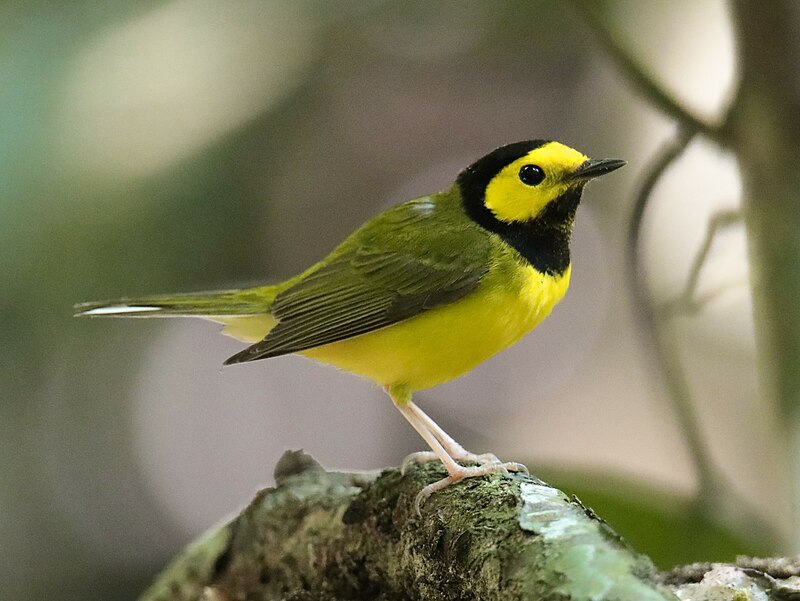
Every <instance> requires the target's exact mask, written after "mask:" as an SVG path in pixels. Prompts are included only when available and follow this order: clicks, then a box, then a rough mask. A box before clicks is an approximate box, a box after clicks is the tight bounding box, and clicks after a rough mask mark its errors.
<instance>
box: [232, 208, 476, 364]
mask: <svg viewBox="0 0 800 601" xmlns="http://www.w3.org/2000/svg"><path fill="white" fill-rule="evenodd" d="M407 204H408V205H409V207H405V211H407V212H408V211H410V212H409V213H408V214H406V215H404V213H403V210H402V209H403V207H404V205H401V207H398V208H397V209H395V210H393V211H390V212H388V214H384V215H383V216H381V218H380V219H377V220H373V221H372V222H369V223H368V224H367V225H366V226H365V227H364V228H362V229H361V230H359V231H358V232H356V233H355V234H354V235H353V237H351V238H349V239H348V240H347V241H345V243H343V245H342V246H341V247H340V248H339V249H337V250H336V251H334V253H333V254H332V258H331V259H329V260H328V262H327V263H324V264H323V265H322V266H321V267H319V268H318V269H316V270H315V271H313V272H311V273H310V274H309V275H307V276H306V277H305V278H303V279H302V280H301V281H299V282H298V283H296V284H295V285H294V286H291V287H290V288H288V289H286V290H284V291H283V292H281V293H280V294H279V295H278V296H277V297H276V298H275V302H274V303H273V305H272V309H271V310H272V315H273V316H274V317H275V318H276V319H277V320H278V324H277V325H276V326H275V327H274V328H273V329H272V330H271V331H270V332H269V334H268V335H267V336H266V338H264V340H262V341H261V342H259V343H257V344H254V345H253V346H251V347H249V348H247V349H245V350H244V351H242V352H241V353H238V354H237V355H234V356H233V357H231V358H230V359H228V361H226V363H241V362H245V361H254V360H256V359H264V358H267V357H275V356H278V355H285V354H287V353H296V352H299V351H303V350H306V349H309V348H313V347H317V346H321V345H323V344H329V343H331V342H336V341H339V340H344V339H346V338H352V337H354V336H358V335H360V334H365V333H367V332H371V331H373V330H377V329H380V328H384V327H386V326H389V325H392V324H395V323H397V322H400V321H403V320H405V319H408V318H410V317H413V316H415V315H418V314H419V313H422V312H423V311H426V310H427V309H430V308H432V307H436V306H439V305H443V304H446V303H449V302H453V301H455V300H457V299H459V298H461V297H463V296H465V295H467V294H468V293H469V292H471V291H472V290H474V289H475V288H476V287H477V285H478V283H479V281H480V279H481V277H482V276H483V275H484V273H486V271H487V270H488V268H489V252H490V251H489V245H488V243H487V241H486V240H485V237H484V236H483V235H481V234H480V232H479V231H478V230H477V229H476V228H474V227H472V226H471V225H470V224H468V223H466V222H460V221H456V222H455V223H454V222H453V220H452V219H441V218H439V217H437V215H436V213H435V211H433V212H424V211H419V210H418V209H417V210H414V206H413V204H410V203H407ZM387 227H391V228H392V230H391V232H387V230H386V228H387ZM387 233H388V234H390V235H387Z"/></svg>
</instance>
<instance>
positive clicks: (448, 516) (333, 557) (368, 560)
mask: <svg viewBox="0 0 800 601" xmlns="http://www.w3.org/2000/svg"><path fill="white" fill-rule="evenodd" d="M440 471H441V467H440V466H439V465H438V464H433V463H432V464H428V465H424V466H417V467H415V469H413V470H412V471H411V472H410V473H408V474H406V475H401V474H400V472H399V471H397V470H394V469H392V470H386V471H384V472H382V473H371V474H348V473H337V472H327V471H325V470H323V469H322V468H321V467H320V466H319V465H318V464H317V463H316V462H315V461H314V460H313V459H311V458H310V457H308V456H307V455H304V454H303V453H293V452H292V453H287V454H285V455H284V457H283V458H282V459H281V461H280V462H279V464H278V466H277V468H276V480H277V486H276V487H275V488H270V489H267V490H264V491H262V492H260V493H259V494H258V495H257V496H256V497H255V499H253V501H252V502H251V503H250V505H249V506H248V507H247V508H246V509H245V510H244V511H243V512H242V513H241V514H239V515H238V516H237V517H236V518H234V519H233V520H232V521H231V522H229V523H228V524H226V525H224V526H222V527H220V528H219V529H217V530H215V531H214V532H212V533H210V534H208V535H206V536H205V537H203V538H201V539H200V540H199V541H197V542H195V543H193V544H192V545H190V546H189V547H188V548H187V549H186V550H185V551H184V552H183V553H182V554H181V555H180V556H179V557H178V558H177V559H176V560H175V561H174V562H173V564H172V565H171V566H170V567H169V568H167V569H166V570H165V571H164V573H163V574H161V576H160V577H159V578H158V579H157V580H156V582H155V583H154V584H153V585H152V587H151V588H150V589H149V590H148V591H147V592H146V593H145V594H144V595H143V596H142V597H141V601H167V600H170V601H188V600H206V601H223V600H226V601H227V600H236V599H265V600H266V599H295V600H300V599H315V600H320V599H322V600H331V601H332V600H339V599H341V600H344V599H387V600H388V599H441V600H447V599H497V600H501V599H581V600H587V601H588V600H589V599H591V600H598V601H599V600H601V599H615V600H631V601H632V600H637V601H647V600H653V601H663V600H665V599H675V593H676V592H680V591H683V590H684V589H685V587H687V586H691V587H694V588H695V589H697V590H696V591H693V592H691V593H690V594H686V595H682V596H681V598H682V599H685V600H693V599H698V600H699V599H707V598H710V597H711V596H712V595H710V594H708V593H701V589H702V587H698V586H697V585H694V584H692V585H687V584H685V583H686V582H697V581H699V580H701V579H702V578H703V575H704V574H705V573H706V572H711V573H712V575H713V578H715V579H716V580H714V582H722V581H723V580H725V582H726V584H725V586H728V585H729V584H730V583H731V582H734V581H735V585H732V586H733V588H729V589H725V588H724V586H723V589H724V590H726V591H727V592H726V593H725V596H717V597H716V598H718V599H735V598H736V599H744V598H745V597H741V596H740V597H735V596H734V593H736V591H739V592H740V593H742V594H747V595H748V596H750V595H754V594H755V591H757V590H758V591H767V592H769V591H770V590H772V589H776V587H777V588H780V590H781V591H782V592H786V591H787V590H790V589H791V587H790V586H789V584H787V583H786V582H783V581H782V580H780V579H779V576H772V575H770V574H768V573H767V572H766V571H765V570H761V569H760V568H757V567H755V568H752V569H751V571H750V572H744V571H741V570H738V571H737V570H733V571H724V570H723V571H720V570H721V568H719V567H715V566H708V567H707V569H706V568H704V569H701V568H699V567H697V566H690V568H691V570H690V571H689V572H687V574H688V575H682V574H681V573H679V572H674V573H670V574H659V573H657V572H656V571H655V570H654V568H653V566H652V564H651V562H650V561H649V559H647V558H646V557H644V556H642V555H639V554H637V553H636V552H634V551H633V550H632V549H630V548H629V547H628V546H627V545H626V544H625V543H624V542H623V541H622V539H621V538H620V537H619V536H617V535H616V534H615V533H614V532H613V531H612V530H611V528H609V526H608V525H607V524H606V523H605V522H603V521H602V520H601V519H600V518H598V517H597V516H596V515H594V513H593V512H592V511H591V510H589V509H587V508H585V507H584V506H583V505H581V503H580V502H579V501H578V500H577V499H575V498H570V497H569V496H567V495H566V494H564V493H563V492H561V491H559V490H557V489H555V488H551V487H550V486H548V485H547V484H544V483H543V482H541V481H539V480H537V479H536V478H532V477H530V476H512V477H503V476H500V475H498V476H496V477H489V478H476V479H474V480H468V481H465V482H462V483H459V484H457V485H454V486H451V487H449V488H447V489H446V490H444V491H442V492H439V493H436V494H435V495H434V496H433V497H431V498H430V499H429V500H428V501H427V502H426V504H425V505H424V507H423V511H422V515H421V516H418V515H417V514H416V512H415V511H414V509H413V505H414V498H415V496H416V494H417V492H418V491H419V490H420V488H421V487H422V486H424V485H425V484H427V483H429V482H431V481H433V480H434V479H438V478H439V477H441V473H440ZM751 567H752V566H751ZM687 569H688V568H687ZM709 582H710V581H709ZM707 584H708V583H707ZM770 587H772V588H770ZM787 587H788V588H787ZM791 590H793V589H791ZM752 598H755V597H752Z"/></svg>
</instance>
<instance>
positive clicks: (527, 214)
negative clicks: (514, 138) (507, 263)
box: [484, 142, 589, 223]
mask: <svg viewBox="0 0 800 601" xmlns="http://www.w3.org/2000/svg"><path fill="white" fill-rule="evenodd" d="M588 158H589V157H587V156H585V155H583V154H581V153H580V152H578V151H577V150H573V149H572V148H570V147H569V146H564V145H563V144H559V143H558V142H548V143H547V144H545V145H544V146H540V147H539V148H536V149H534V150H532V151H530V152H529V153H528V154H526V155H525V156H524V157H522V158H521V159H517V160H516V161H514V162H512V163H509V164H508V165H506V166H505V167H504V168H503V169H501V170H500V172H499V173H498V174H497V175H495V176H494V177H493V178H492V179H491V181H490V182H489V184H488V186H487V187H486V195H485V201H484V202H485V204H486V207H487V208H488V209H489V210H490V211H491V212H492V213H493V214H494V216H495V217H497V219H499V220H500V221H504V222H507V223H510V222H521V221H530V220H531V219H534V218H535V217H536V216H537V215H538V214H539V213H540V212H541V211H542V209H544V207H545V206H547V204H548V203H549V202H551V201H553V200H555V199H556V198H558V197H559V196H560V195H561V194H563V193H564V192H566V191H567V189H568V188H570V187H571V186H575V185H580V184H579V183H578V182H576V181H574V180H573V181H570V180H569V176H570V175H572V174H573V173H574V172H575V171H576V170H577V169H578V167H580V166H581V165H583V163H584V162H586V160H587V159H588Z"/></svg>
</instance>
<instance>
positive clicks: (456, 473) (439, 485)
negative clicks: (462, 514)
mask: <svg viewBox="0 0 800 601" xmlns="http://www.w3.org/2000/svg"><path fill="white" fill-rule="evenodd" d="M493 457H494V456H493ZM425 461H427V460H425ZM497 472H500V473H502V474H505V475H508V474H509V473H511V472H523V473H526V474H527V473H528V468H527V467H525V466H524V465H522V464H521V463H517V462H516V461H506V462H501V461H499V460H497V458H496V457H495V461H494V462H491V463H486V464H484V465H478V466H470V467H464V466H461V465H459V466H456V468H454V469H453V470H451V471H450V473H449V474H448V476H447V477H446V478H442V479H441V480H438V481H437V482H434V483H433V484H428V486H426V487H425V488H423V489H422V490H421V491H419V493H418V494H417V497H416V499H414V510H415V511H416V512H417V515H422V511H421V508H422V504H423V503H424V502H425V501H426V500H427V499H428V497H430V496H431V495H432V494H433V493H435V492H437V491H440V490H442V489H444V488H447V487H448V486H450V485H451V484H455V483H456V482H460V481H461V480H464V479H465V478H475V477H477V476H487V475H489V474H495V473H497Z"/></svg>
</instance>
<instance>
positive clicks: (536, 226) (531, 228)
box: [462, 188, 582, 275]
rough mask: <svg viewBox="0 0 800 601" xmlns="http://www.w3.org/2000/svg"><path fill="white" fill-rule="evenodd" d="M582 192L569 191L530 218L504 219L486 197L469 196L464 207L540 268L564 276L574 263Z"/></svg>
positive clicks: (541, 270)
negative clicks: (572, 250)
mask: <svg viewBox="0 0 800 601" xmlns="http://www.w3.org/2000/svg"><path fill="white" fill-rule="evenodd" d="M581 192H582V190H581V189H580V188H573V189H570V190H567V192H565V193H564V194H562V195H561V196H559V197H558V198H557V199H555V200H554V201H552V202H551V203H549V204H548V205H547V206H546V207H545V208H544V210H543V211H542V212H541V213H540V214H539V215H537V216H536V218H535V219H532V220H530V221H515V222H506V221H501V220H499V219H498V218H497V217H496V216H495V215H494V214H493V213H492V212H491V211H490V210H489V209H487V208H486V206H485V205H484V204H483V201H482V199H481V200H480V201H479V202H475V200H474V199H473V200H472V202H469V201H468V199H466V198H465V199H464V200H465V202H464V208H465V210H466V212H467V214H468V215H469V216H470V217H471V218H472V219H473V220H474V221H475V222H477V223H478V224H479V225H481V226H482V227H484V228H485V229H487V230H489V231H490V232H493V233H495V234H497V235H498V236H500V238H502V239H503V241H504V242H506V243H507V244H508V245H509V246H511V247H513V248H514V249H515V250H516V251H517V252H518V253H519V254H520V255H522V257H523V258H524V259H525V260H526V261H527V262H528V263H530V264H531V265H532V266H533V267H534V268H535V269H536V270H537V271H540V272H542V273H546V274H548V275H563V274H564V272H565V271H566V270H567V268H568V267H569V265H570V253H569V244H570V238H571V237H572V225H573V223H574V221H575V211H576V210H577V208H578V204H579V203H580V199H581ZM462 194H463V193H462Z"/></svg>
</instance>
